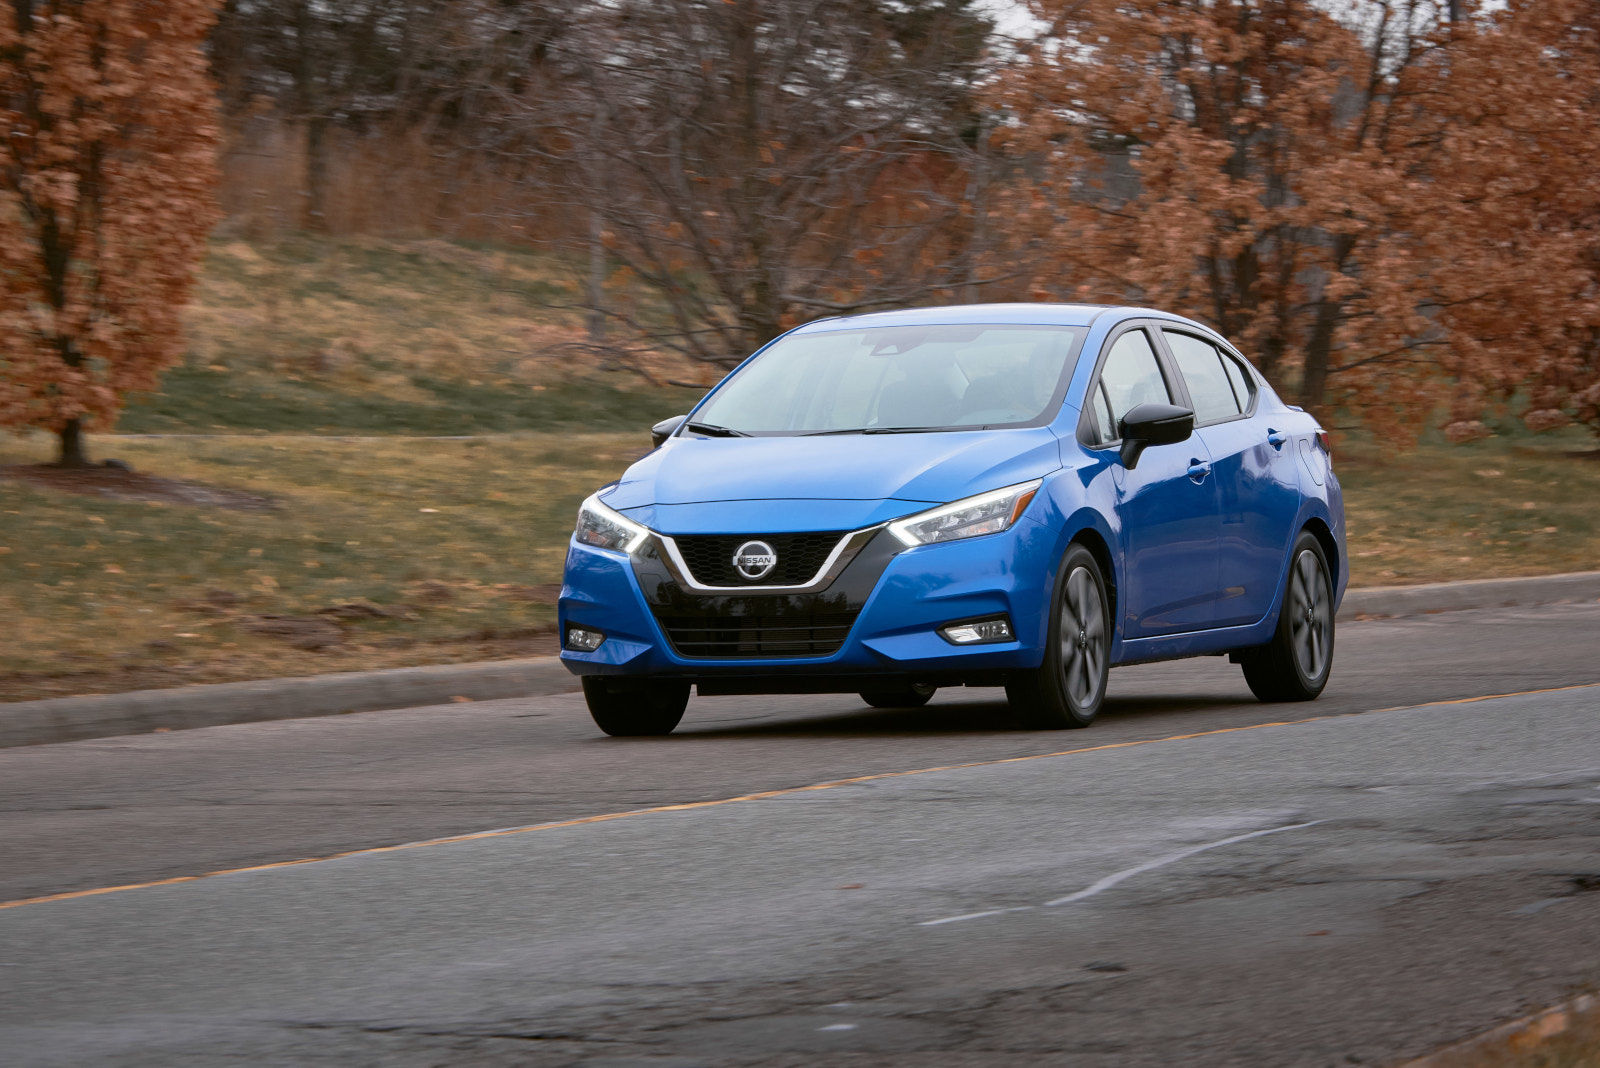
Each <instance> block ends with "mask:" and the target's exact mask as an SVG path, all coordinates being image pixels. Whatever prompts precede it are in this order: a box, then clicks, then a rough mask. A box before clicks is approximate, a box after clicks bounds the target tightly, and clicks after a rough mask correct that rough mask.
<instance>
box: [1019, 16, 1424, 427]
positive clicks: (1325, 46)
mask: <svg viewBox="0 0 1600 1068" xmlns="http://www.w3.org/2000/svg"><path fill="white" fill-rule="evenodd" d="M1032 8H1033V10H1034V13H1035V15H1036V16H1037V17H1039V18H1040V19H1041V20H1043V21H1044V22H1045V23H1046V24H1047V25H1048V26H1049V30H1048V32H1047V34H1046V36H1045V37H1044V38H1043V39H1042V40H1041V41H1040V42H1038V43H1037V44H1036V45H1035V47H1034V48H1033V49H1032V50H1031V52H1030V54H1029V55H1028V57H1027V60H1026V62H1024V63H1023V64H1020V65H1019V66H1018V67H1017V69H1016V70H1015V71H1014V72H1012V73H1011V74H1010V75H1009V76H1008V77H1007V78H1005V79H1004V81H1003V86H1002V93H1003V96H1002V99H1003V100H1004V102H1005V103H1006V105H1007V106H1008V107H1010V108H1011V109H1012V110H1013V112H1014V113H1015V114H1016V115H1017V116H1018V126H1017V128H1016V130H1015V132H1014V145H1015V149H1016V150H1017V151H1019V152H1024V153H1028V154H1031V155H1032V156H1033V157H1034V158H1035V159H1036V160H1037V166H1038V168H1039V172H1040V178H1039V180H1038V181H1037V182H1035V183H1033V184H1032V185H1031V187H1030V188H1029V189H1028V190H1027V194H1028V195H1027V199H1026V201H1025V202H1024V203H1023V204H1021V205H1020V209H1019V212H1018V215H1017V224H1018V226H1019V227H1021V228H1022V229H1024V230H1026V231H1029V232H1031V233H1034V234H1038V235H1040V240H1039V248H1040V250H1041V253H1042V255H1043V257H1044V261H1045V263H1046V264H1047V265H1048V266H1049V267H1050V268H1052V269H1053V271H1052V274H1053V275H1054V277H1055V278H1059V279H1063V280H1065V284H1060V283H1057V284H1054V285H1052V284H1050V283H1046V284H1045V285H1043V286H1042V287H1041V289H1042V291H1043V292H1049V293H1060V295H1063V296H1065V295H1069V294H1070V295H1073V296H1078V297H1085V296H1087V297H1095V298H1099V299H1108V300H1113V301H1127V300H1135V301H1141V302H1147V303H1151V304H1156V305H1161V306H1165V307H1169V308H1172V309H1174V310H1178V311H1184V312H1187V313H1189V314H1191V315H1193V316H1195V317H1197V318H1200V319H1202V320H1206V321H1208V322H1210V323H1211V324H1212V325H1214V326H1216V327H1217V328H1219V329H1220V330H1222V331H1223V332H1224V333H1225V334H1226V335H1228V336H1230V337H1232V338H1234V339H1235V340H1236V341H1237V342H1239V343H1240V344H1241V345H1243V346H1244V347H1245V348H1246V349H1247V351H1250V352H1251V353H1252V354H1253V355H1254V356H1255V357H1256V359H1257V360H1258V362H1259V363H1260V364H1261V366H1262V368H1263V370H1265V371H1266V372H1267V373H1268V374H1269V375H1281V374H1285V373H1286V372H1288V371H1290V370H1294V371H1298V372H1299V374H1298V379H1299V381H1298V383H1297V385H1298V394H1299V397H1300V399H1301V400H1302V401H1303V402H1305V403H1307V404H1310V405H1313V406H1320V405H1324V404H1326V403H1330V402H1332V401H1333V400H1335V399H1352V398H1353V399H1354V400H1355V401H1356V402H1357V403H1358V404H1359V406H1360V407H1362V408H1364V409H1365V410H1366V411H1367V413H1368V414H1369V415H1370V416H1372V417H1374V418H1375V419H1376V420H1377V421H1380V422H1387V423H1391V424H1393V423H1396V422H1399V421H1401V420H1402V419H1404V418H1406V417H1409V416H1412V415H1414V414H1415V413H1416V412H1418V411H1420V410H1423V409H1425V408H1426V407H1427V406H1428V405H1429V404H1430V403H1432V400H1433V398H1434V393H1433V392H1430V391H1436V390H1437V389H1438V388H1439V385H1438V382H1437V381H1436V380H1435V379H1433V378H1430V377H1429V376H1428V375H1427V374H1426V373H1418V372H1419V371H1420V370H1422V369H1425V368H1427V367H1428V366H1429V365H1430V364H1429V361H1430V359H1431V356H1430V354H1431V353H1432V352H1433V351H1434V350H1435V349H1436V348H1437V347H1438V346H1439V345H1440V344H1441V342H1442V340H1443V339H1442V337H1441V335H1440V332H1439V330H1438V329H1437V327H1436V324H1435V323H1434V321H1433V319H1432V318H1430V314H1429V311H1428V309H1427V308H1426V307H1425V306H1424V305H1423V302H1422V301H1419V300H1418V293H1417V290H1416V284H1417V280H1418V279H1419V278H1420V277H1421V276H1422V275H1423V274H1424V273H1425V267H1424V265H1422V264H1420V263H1419V260H1418V250H1417V249H1416V247H1415V245H1414V243H1413V242H1412V241H1411V240H1410V225H1411V224H1412V223H1413V222H1414V221H1415V214H1414V213H1413V212H1412V210H1411V207H1410V205H1411V198H1412V196H1413V194H1414V192H1415V189H1416V186H1417V184H1418V183H1419V182H1420V181H1421V180H1422V176H1421V175H1419V173H1418V172H1417V171H1416V170H1415V168H1414V167H1413V156H1412V153H1411V150H1410V146H1409V142H1408V137H1409V135H1410V133H1411V126H1410V125H1409V123H1410V121H1411V115H1412V112H1413V111H1414V109H1415V108H1416V107H1417V106H1418V105H1417V100H1418V98H1419V95H1420V94H1421V93H1422V90H1423V89H1424V88H1428V89H1432V88H1436V87H1437V84H1438V80H1437V78H1438V76H1437V68H1438V59H1437V54H1438V50H1439V47H1440V45H1441V42H1442V41H1443V40H1444V38H1445V35H1446V32H1447V29H1448V20H1447V19H1446V18H1445V17H1444V12H1443V9H1442V8H1441V7H1440V6H1439V5H1435V4H1432V3H1429V2H1427V0H1396V2H1390V0H1375V2H1363V0H1358V2H1357V3H1354V4H1351V5H1344V6H1343V7H1341V8H1340V9H1339V10H1340V11H1341V12H1342V13H1343V18H1342V19H1340V18H1335V17H1334V15H1333V14H1332V11H1333V10H1334V9H1333V8H1332V7H1331V6H1326V7H1325V6H1317V5H1313V4H1311V3H1309V2H1306V0H1035V2H1034V3H1033V4H1032Z"/></svg>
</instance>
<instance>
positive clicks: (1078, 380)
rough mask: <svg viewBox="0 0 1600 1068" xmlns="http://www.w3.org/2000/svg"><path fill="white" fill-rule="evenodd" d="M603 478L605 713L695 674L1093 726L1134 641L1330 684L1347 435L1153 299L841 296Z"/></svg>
mask: <svg viewBox="0 0 1600 1068" xmlns="http://www.w3.org/2000/svg"><path fill="white" fill-rule="evenodd" d="M652 434H653V437H654V438H655V441H656V444H657V446H658V447H657V448H656V449H655V451H654V452H651V453H650V454H649V455H647V456H646V457H644V458H643V459H642V460H640V461H639V462H637V463H635V464H634V465H633V466H632V467H630V468H629V469H628V470H627V472H626V473H624V474H623V476H622V478H621V480H619V481H618V482H615V483H613V484H611V485H609V486H605V487H603V488H602V489H601V490H600V491H599V492H597V493H595V494H594V495H593V496H591V497H590V498H589V499H588V500H586V501H584V502H583V505H582V507H581V508H580V509H579V512H578V523H577V529H576V530H575V531H574V533H573V535H572V541H571V545H570V547H569V550H568V553H567V563H566V576H565V581H564V583H563V585H562V589H561V602H560V627H561V635H562V653H561V658H562V660H563V661H564V662H565V663H566V665H567V667H568V668H569V669H570V670H572V671H573V672H574V673H576V674H578V675H581V676H582V677H583V692H584V696H585V698H586V699H587V702H588V706H589V710H590V712H591V713H592V714H593V716H594V719H595V722H596V723H597V724H598V725H599V727H600V729H601V730H603V731H605V732H607V733H608V734H616V735H630V734H665V733H667V732H669V731H671V730H672V729H673V728H674V727H675V726H677V724H678V721H679V720H680V719H681V718H682V717H683V713H684V709H685V707H686V706H687V704H688V699H689V691H690V688H691V687H694V688H696V689H697V690H698V692H699V693H700V694H702V695H708V694H756V693H859V694H860V695H861V698H862V700H864V701H866V702H867V703H868V704H870V705H874V706H877V707H914V706H918V705H922V704H924V703H926V702H927V701H928V699H929V698H930V697H931V696H932V695H933V693H934V691H935V690H936V689H937V688H938V687H941V686H1004V687H1005V691H1006V696H1007V698H1008V700H1009V702H1010V705H1011V708H1012V711H1013V713H1014V715H1015V716H1016V717H1017V718H1018V719H1019V720H1020V721H1021V722H1022V723H1023V724H1024V725H1025V726H1030V727H1037V728H1056V727H1084V726H1088V725H1089V723H1090V722H1092V721H1093V719H1094V717H1095V713H1096V712H1098V711H1099V709H1100V705H1101V702H1102V700H1103V699H1104V697H1105V691H1106V678H1107V673H1108V671H1109V669H1110V668H1111V667H1112V666H1113V665H1117V664H1129V663H1135V662H1139V661H1149V660H1166V659H1172V658H1177V657H1186V656H1199V655H1206V654H1222V653H1226V654H1228V655H1229V656H1230V657H1231V658H1232V659H1233V660H1234V661H1235V662H1236V663H1238V664H1239V665H1240V666H1241V667H1242V668H1243V670H1244V677H1245V680H1246V681H1247V682H1248V684H1249V686H1250V689H1251V690H1252V691H1254V692H1255V694H1256V696H1258V697H1259V698H1261V699H1262V700H1264V701H1298V700H1308V699H1311V698H1314V697H1316V696H1317V695H1318V694H1319V693H1321V692H1322V689H1323V687H1324V686H1325V685H1326V684H1327V681H1328V673H1329V670H1330V668H1331V666H1332V662H1333V627H1334V612H1335V610H1336V609H1337V607H1338V604H1339V600H1340V598H1341V597H1342V595H1343V592H1344V587H1345V582H1346V574H1347V572H1346V563H1347V561H1346V554H1345V547H1344V505H1343V499H1342V496H1341V493H1340V489H1339V481H1338V479H1337V478H1336V477H1335V476H1334V473H1333V469H1332V465H1331V457H1330V453H1329V447H1328V439H1327V436H1326V435H1325V434H1324V433H1323V431H1322V428H1321V427H1320V426H1319V425H1318V424H1317V422H1316V420H1315V419H1313V418H1312V417H1311V416H1310V415H1307V414H1306V413H1305V412H1303V411H1301V410H1300V409H1299V408H1296V407H1293V406H1292V405H1287V404H1285V403H1283V401H1281V400H1280V399H1279V398H1278V396H1277V394H1275V393H1274V392H1273V390H1272V387H1271V386H1269V385H1268V384H1267V383H1266V382H1265V381H1264V380H1263V379H1262V378H1261V376H1260V375H1259V374H1258V373H1257V372H1256V371H1255V369H1254V368H1253V367H1251V366H1250V364H1249V362H1248V361H1247V360H1245V359H1244V357H1242V356H1241V355H1240V354H1239V352H1238V351H1237V350H1236V349H1235V348H1234V347H1233V346H1232V345H1230V344H1229V343H1228V342H1227V341H1225V340H1224V339H1223V338H1221V337H1219V336H1218V335H1217V334H1216V333H1214V332H1213V331H1211V330H1209V329H1207V328H1206V327H1204V326H1201V325H1200V324H1198V323H1195V322H1191V321H1190V320H1188V319H1184V318H1180V317H1178V316H1176V315H1170V314H1167V313H1164V312H1159V311H1154V310H1151V309H1148V308H1108V307H1097V306H1087V305H1049V304H997V305H973V306H966V307H948V308H930V309H922V310H918V311H898V312H885V313H876V314H868V315H858V316H853V317H849V318H835V319H825V320H821V321H818V322H813V323H809V324H807V325H805V326H802V327H799V328H797V329H795V330H792V331H790V332H788V333H787V334H784V335H783V336H781V337H779V338H778V339H777V340H775V341H773V342H771V343H769V344H768V345H766V346H765V347H763V348H762V349H761V350H760V351H758V352H757V353H756V354H755V355H754V356H751V357H750V358H749V359H748V360H746V361H745V362H744V363H742V364H741V365H740V366H739V367H738V368H737V369H735V370H734V371H733V372H732V373H731V374H729V375H728V376H727V377H726V378H725V379H723V380H722V382H721V383H720V384H718V385H717V386H716V388H714V389H713V390H712V391H711V392H710V393H709V394H707V395H706V397H705V399H703V400H702V401H701V402H700V403H699V405H697V406H696V407H695V409H694V410H693V411H692V412H690V413H689V414H688V415H687V416H684V417H681V418H676V419H670V420H667V421H666V422H664V423H661V424H659V425H657V426H656V427H655V428H654V430H653V432H652Z"/></svg>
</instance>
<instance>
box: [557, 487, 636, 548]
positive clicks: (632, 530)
mask: <svg viewBox="0 0 1600 1068" xmlns="http://www.w3.org/2000/svg"><path fill="white" fill-rule="evenodd" d="M572 536H573V537H575V538H577V539H578V540H579V541H580V542H582V543H583V544H585V545H593V546H594V547H596V548H598V549H615V550H617V551H618V552H622V553H631V552H633V550H635V549H637V548H638V547H639V546H640V545H641V544H643V543H644V539H645V538H647V537H649V536H650V531H648V530H646V529H645V528H644V527H641V526H640V525H639V524H638V523H635V522H634V521H633V520H631V519H629V518H628V517H627V516H625V515H623V514H622V513H620V512H618V511H616V510H615V509H613V508H607V507H606V506H605V505H604V504H603V503H601V501H600V495H599V494H598V493H596V494H594V495H593V496H591V497H590V498H589V499H588V500H586V501H584V502H583V503H582V504H581V505H579V506H578V529H577V530H575V531H573V532H572Z"/></svg>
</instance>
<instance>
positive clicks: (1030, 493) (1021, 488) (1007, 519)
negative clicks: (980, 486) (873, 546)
mask: <svg viewBox="0 0 1600 1068" xmlns="http://www.w3.org/2000/svg"><path fill="white" fill-rule="evenodd" d="M1043 483H1044V480H1043V479H1041V478H1036V479H1034V480H1032V481H1031V482H1020V483H1018V484H1017V485H1015V486H1006V487H1005V488H1003V489H997V490H991V491H990V492H988V493H980V494H978V495H977V496H976V497H967V498H964V499H963V500H959V501H954V502H952V503H950V504H945V505H940V506H939V507H938V508H933V509H930V510H928V511H926V512H918V513H917V514H916V515H913V516H907V517H906V518H905V519H899V520H896V521H895V522H893V523H890V524H889V533H890V534H893V535H894V536H895V538H896V539H898V540H899V542H900V543H901V544H902V545H904V546H906V547H907V548H911V547H913V546H917V545H931V544H934V543H936V542H942V541H959V540H961V539H963V538H976V537H980V536H981V535H984V534H998V533H1000V532H1001V531H1003V530H1009V529H1010V528H1011V525H1012V524H1013V523H1015V522H1016V521H1017V520H1018V519H1020V518H1021V517H1022V513H1023V512H1024V511H1025V510H1026V509H1027V507H1028V504H1029V502H1030V501H1032V500H1033V498H1034V496H1035V495H1036V494H1037V493H1038V492H1039V487H1040V486H1041V485H1043Z"/></svg>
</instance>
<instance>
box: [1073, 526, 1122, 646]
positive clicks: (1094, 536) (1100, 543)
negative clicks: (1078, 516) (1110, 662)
mask: <svg viewBox="0 0 1600 1068" xmlns="http://www.w3.org/2000/svg"><path fill="white" fill-rule="evenodd" d="M1074 545H1081V546H1083V547H1084V548H1085V549H1087V550H1088V551H1089V555H1090V556H1092V557H1094V562H1095V563H1096V564H1099V565H1100V574H1101V576H1102V577H1103V578H1104V579H1105V583H1106V602H1107V603H1106V613H1107V614H1108V615H1109V616H1110V618H1111V633H1112V637H1113V640H1114V639H1115V637H1116V632H1117V618H1118V617H1117V604H1118V602H1117V568H1116V563H1115V560H1114V558H1113V557H1112V555H1111V546H1110V545H1109V544H1108V543H1107V542H1106V538H1105V535H1103V534H1101V533H1100V532H1099V531H1098V530H1096V529H1095V528H1094V527H1084V528H1083V529H1082V530H1080V531H1078V532H1077V533H1076V534H1074V535H1073V536H1072V539H1071V540H1070V541H1068V542H1067V548H1068V549H1070V548H1071V547H1072V546H1074ZM1065 554H1066V549H1063V550H1062V555H1065Z"/></svg>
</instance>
